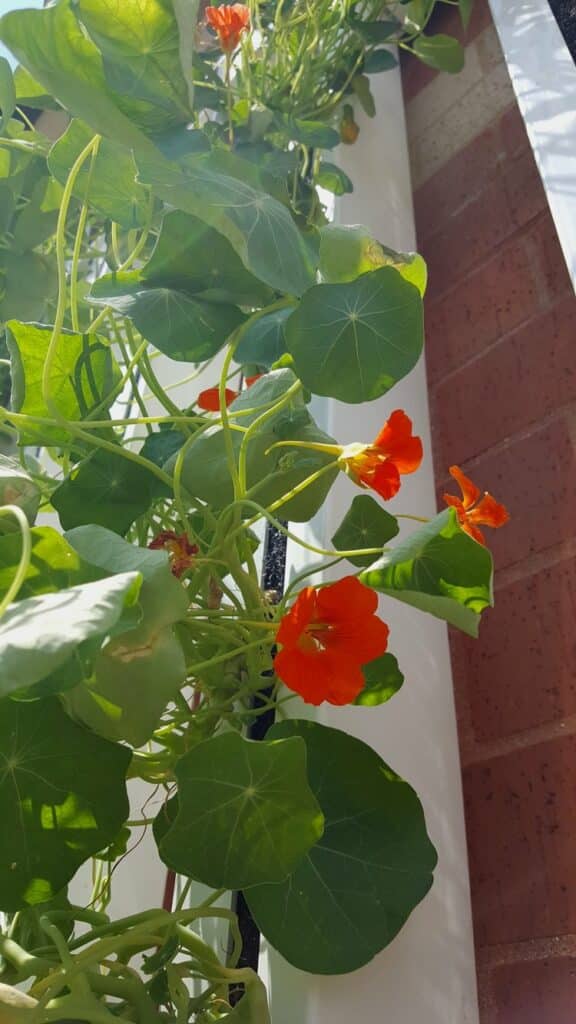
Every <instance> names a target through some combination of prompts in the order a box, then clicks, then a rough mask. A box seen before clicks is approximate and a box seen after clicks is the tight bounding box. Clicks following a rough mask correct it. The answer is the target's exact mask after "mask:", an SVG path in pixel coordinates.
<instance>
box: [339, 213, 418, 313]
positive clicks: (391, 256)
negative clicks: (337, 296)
mask: <svg viewBox="0 0 576 1024" xmlns="http://www.w3.org/2000/svg"><path fill="white" fill-rule="evenodd" d="M379 267H394V268H395V270H397V271H398V272H399V273H400V274H401V275H402V277H403V278H404V279H405V280H406V281H409V282H410V284H414V285H416V287H417V289H418V291H419V292H420V295H422V296H424V293H425V291H426V282H427V271H426V264H425V262H424V260H423V259H422V257H421V256H420V255H419V253H417V252H396V251H395V250H394V249H389V248H387V247H386V246H385V245H381V244H380V242H377V241H376V239H375V238H373V236H372V235H371V234H370V232H369V230H368V228H365V227H363V226H362V225H360V224H354V225H351V226H350V225H344V226H341V225H339V224H326V226H325V227H323V228H321V230H320V272H321V274H322V277H323V279H324V281H326V282H327V283H329V284H338V283H342V282H346V281H355V280H356V278H357V277H359V276H360V275H361V274H366V273H368V271H370V270H378V268H379Z"/></svg>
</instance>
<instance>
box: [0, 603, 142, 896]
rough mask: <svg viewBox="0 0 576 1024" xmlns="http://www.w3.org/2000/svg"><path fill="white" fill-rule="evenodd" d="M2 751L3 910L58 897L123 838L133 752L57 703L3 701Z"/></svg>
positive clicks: (0, 874)
mask: <svg viewBox="0 0 576 1024" xmlns="http://www.w3.org/2000/svg"><path fill="white" fill-rule="evenodd" d="M62 614H63V615H65V614H66V612H65V611H64V610H62ZM0 749H1V750H2V754H3V765H2V770H1V771H0V816H1V818H2V844H1V846H0V907H2V909H3V910H5V911H10V912H14V911H17V910H19V909H20V908H21V907H24V906H26V905H33V904H36V903H43V902H45V901H46V900H49V899H51V898H52V897H53V896H54V895H55V894H56V893H58V892H59V891H60V890H61V889H62V888H63V887H64V886H65V885H66V883H67V882H69V881H70V879H71V878H72V877H73V875H74V874H75V872H76V871H77V869H78V868H79V867H80V865H81V864H82V863H83V862H84V861H85V860H87V859H88V858H89V857H91V856H92V855H93V854H95V853H97V852H98V850H101V849H103V848H104V847H105V846H107V845H108V844H109V843H110V842H111V841H112V840H113V839H114V837H115V836H116V835H117V833H118V831H119V829H120V826H121V825H122V824H123V822H124V821H125V820H126V818H127V817H128V809H129V808H128V797H127V794H126V783H125V776H126V771H127V768H128V765H129V763H130V758H131V752H130V750H128V748H127V747H121V746H119V745H118V744H115V743H109V742H108V741H107V740H102V739H100V738H99V737H98V736H93V735H92V734H91V733H89V732H88V731H87V730H86V729H82V728H80V727H79V726H78V725H75V724H74V723H73V722H71V721H70V719H69V718H68V716H67V715H66V714H65V712H64V711H63V710H62V708H61V707H60V705H59V703H58V701H56V700H46V701H39V702H36V703H34V704H21V703H17V702H15V701H10V700H5V701H3V702H2V711H1V714H0Z"/></svg>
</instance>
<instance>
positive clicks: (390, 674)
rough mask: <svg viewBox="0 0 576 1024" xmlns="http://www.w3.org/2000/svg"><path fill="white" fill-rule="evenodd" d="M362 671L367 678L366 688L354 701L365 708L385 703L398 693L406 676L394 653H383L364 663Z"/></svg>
mask: <svg viewBox="0 0 576 1024" xmlns="http://www.w3.org/2000/svg"><path fill="white" fill-rule="evenodd" d="M362 672H363V674H364V679H365V683H364V689H363V690H361V691H360V693H359V694H358V696H357V697H356V700H355V701H354V703H355V704H359V705H360V706H361V707H365V708H373V707H376V706H377V705H378V704H384V703H385V702H386V701H387V700H390V698H391V697H393V696H394V694H395V693H398V690H399V689H400V687H401V686H402V683H403V682H404V676H403V675H402V673H401V671H400V669H399V668H398V662H397V660H396V658H395V657H394V655H393V654H388V653H386V654H381V655H380V657H379V658H375V660H374V661H370V662H368V664H367V665H363V666H362Z"/></svg>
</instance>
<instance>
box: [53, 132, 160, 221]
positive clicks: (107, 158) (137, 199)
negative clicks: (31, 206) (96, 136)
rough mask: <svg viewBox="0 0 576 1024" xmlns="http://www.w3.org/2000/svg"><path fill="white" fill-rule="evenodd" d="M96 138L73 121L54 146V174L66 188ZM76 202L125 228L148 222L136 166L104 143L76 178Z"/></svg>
mask: <svg viewBox="0 0 576 1024" xmlns="http://www.w3.org/2000/svg"><path fill="white" fill-rule="evenodd" d="M92 136H93V132H92V130H91V129H90V128H89V127H88V125H86V124H84V123H83V122H82V121H78V120H74V121H72V122H71V124H69V125H68V128H67V129H66V131H65V132H64V134H63V135H61V136H60V138H59V139H58V141H57V142H55V143H54V145H53V146H52V149H51V150H50V155H49V157H48V166H49V168H50V171H51V173H52V174H53V175H54V177H55V178H57V180H58V181H59V182H61V183H62V184H65V183H66V181H67V179H68V175H69V173H70V170H71V168H72V166H73V164H74V162H75V160H76V159H77V157H78V156H79V155H80V153H81V152H82V150H83V149H84V148H85V146H87V145H88V143H89V142H90V139H91V138H92ZM73 193H74V195H75V196H76V198H77V199H79V200H81V201H84V200H85V199H86V201H87V202H88V205H89V206H90V207H91V208H92V209H94V210H97V211H98V213H101V214H102V215H103V216H104V217H109V218H110V219H111V220H114V221H116V223H117V224H121V225H122V227H125V228H141V227H143V226H144V225H145V224H146V223H147V220H148V216H149V209H150V201H149V197H148V190H147V189H145V188H144V186H143V185H140V184H138V182H137V181H136V164H135V163H134V157H133V156H132V153H131V152H130V150H128V149H125V148H124V146H121V145H119V143H117V142H113V141H111V140H109V139H102V140H101V142H100V145H99V147H98V152H97V153H96V156H95V157H94V159H93V160H87V161H86V162H85V163H84V164H83V166H82V168H81V170H80V173H79V174H78V177H77V178H76V182H75V184H74V189H73Z"/></svg>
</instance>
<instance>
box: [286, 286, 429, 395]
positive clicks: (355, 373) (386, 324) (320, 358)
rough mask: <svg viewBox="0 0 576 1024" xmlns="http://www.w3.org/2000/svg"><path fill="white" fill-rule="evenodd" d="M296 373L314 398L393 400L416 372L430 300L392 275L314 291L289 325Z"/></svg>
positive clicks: (307, 295) (289, 347)
mask: <svg viewBox="0 0 576 1024" xmlns="http://www.w3.org/2000/svg"><path fill="white" fill-rule="evenodd" d="M286 340H287V346H288V351H289V352H290V354H291V356H292V357H293V359H294V369H295V371H296V373H297V375H298V376H299V377H300V379H301V381H302V383H303V384H304V386H305V387H307V388H309V389H310V391H312V392H313V393H314V394H317V395H328V396H329V397H331V398H339V399H341V400H342V401H343V402H350V403H356V402H368V401H372V400H373V399H374V398H379V397H380V396H381V395H385V394H386V392H387V391H389V390H390V388H392V387H393V386H394V384H396V383H397V382H398V381H399V380H402V378H403V377H405V376H406V374H407V373H409V372H410V370H411V369H413V367H414V366H415V365H416V363H417V361H418V359H419V356H420V353H421V351H422V343H423V323H422V299H421V297H420V295H419V294H418V291H417V289H416V288H415V287H414V285H411V284H409V283H408V282H406V281H404V280H403V278H402V276H401V275H400V274H399V273H398V271H397V270H395V269H394V268H392V267H382V268H380V269H379V270H375V271H373V272H372V273H368V274H363V275H362V276H361V277H359V278H357V280H355V281H351V282H350V283H349V284H342V285H332V284H320V285H316V286H315V287H314V288H310V289H309V291H308V292H307V293H306V295H304V297H303V299H302V301H301V303H300V305H299V307H298V309H297V310H296V311H295V312H294V313H293V314H292V316H291V317H290V318H289V320H288V321H287V323H286Z"/></svg>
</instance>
